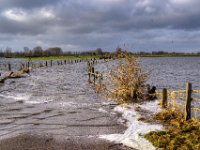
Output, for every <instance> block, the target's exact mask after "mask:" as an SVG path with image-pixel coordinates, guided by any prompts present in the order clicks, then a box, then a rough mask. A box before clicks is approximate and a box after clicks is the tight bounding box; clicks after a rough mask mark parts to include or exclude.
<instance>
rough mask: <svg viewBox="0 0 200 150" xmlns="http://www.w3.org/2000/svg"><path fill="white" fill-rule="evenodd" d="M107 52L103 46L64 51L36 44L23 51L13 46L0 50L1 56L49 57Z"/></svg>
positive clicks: (102, 53)
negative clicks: (79, 50)
mask: <svg viewBox="0 0 200 150" xmlns="http://www.w3.org/2000/svg"><path fill="white" fill-rule="evenodd" d="M106 53H107V52H103V50H102V49H101V48H97V49H95V50H91V51H83V52H78V51H77V52H74V51H63V50H62V49H61V48H60V47H50V48H48V49H43V48H42V47H41V46H36V47H34V48H33V49H29V48H28V47H24V50H23V51H12V49H11V48H6V49H5V50H0V57H7V58H8V57H49V56H79V55H98V56H101V55H104V54H106Z"/></svg>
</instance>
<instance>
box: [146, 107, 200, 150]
mask: <svg viewBox="0 0 200 150" xmlns="http://www.w3.org/2000/svg"><path fill="white" fill-rule="evenodd" d="M183 118H184V117H183V115H182V113H181V112H179V111H177V110H176V111H172V110H164V111H163V112H160V113H158V114H156V115H155V116H154V119H155V120H156V121H159V122H160V123H162V124H163V125H164V126H165V130H164V131H152V132H150V133H148V134H146V135H145V138H147V139H148V140H149V141H150V142H152V143H153V145H154V146H155V147H158V148H163V149H167V150H197V149H200V121H199V120H198V119H194V118H192V119H191V120H189V121H185V120H184V119H183Z"/></svg>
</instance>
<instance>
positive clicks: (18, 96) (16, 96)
mask: <svg viewBox="0 0 200 150" xmlns="http://www.w3.org/2000/svg"><path fill="white" fill-rule="evenodd" d="M0 96H1V97H4V98H6V99H13V100H14V101H27V100H29V98H30V97H31V95H28V94H20V93H18V94H14V95H5V94H0Z"/></svg>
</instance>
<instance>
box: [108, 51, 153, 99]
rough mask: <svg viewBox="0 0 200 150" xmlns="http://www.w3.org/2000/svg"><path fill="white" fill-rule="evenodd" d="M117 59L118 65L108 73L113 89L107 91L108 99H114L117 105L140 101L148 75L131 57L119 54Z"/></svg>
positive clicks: (122, 53) (134, 58) (126, 54)
mask: <svg viewBox="0 0 200 150" xmlns="http://www.w3.org/2000/svg"><path fill="white" fill-rule="evenodd" d="M118 58H119V60H118V63H117V64H116V65H114V66H113V67H112V69H111V70H110V72H109V79H110V81H111V83H112V85H113V86H112V87H114V89H112V90H109V97H111V98H113V99H116V100H117V102H118V103H130V102H140V101H142V100H143V96H144V91H145V83H146V81H147V79H148V77H149V74H148V73H146V72H145V71H144V70H143V69H142V67H141V66H140V64H139V62H138V61H139V59H138V58H136V57H134V56H133V55H131V54H129V53H127V52H121V53H120V54H118Z"/></svg>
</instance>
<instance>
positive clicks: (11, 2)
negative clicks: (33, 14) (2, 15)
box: [0, 0, 59, 9]
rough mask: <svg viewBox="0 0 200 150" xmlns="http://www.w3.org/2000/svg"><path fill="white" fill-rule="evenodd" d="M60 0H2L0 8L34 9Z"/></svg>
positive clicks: (0, 0)
mask: <svg viewBox="0 0 200 150" xmlns="http://www.w3.org/2000/svg"><path fill="white" fill-rule="evenodd" d="M58 1H59V0H0V9H7V8H16V7H17V8H26V9H32V8H35V7H42V6H46V5H53V4H55V3H57V2H58Z"/></svg>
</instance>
